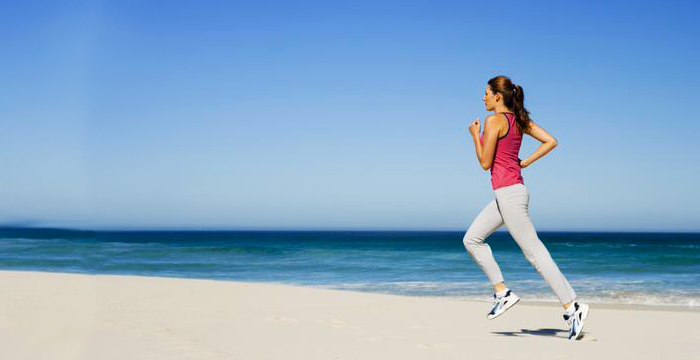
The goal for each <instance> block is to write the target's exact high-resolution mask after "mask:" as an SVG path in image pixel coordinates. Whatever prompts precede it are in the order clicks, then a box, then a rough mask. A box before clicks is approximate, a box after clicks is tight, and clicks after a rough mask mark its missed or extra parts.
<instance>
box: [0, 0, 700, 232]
mask: <svg viewBox="0 0 700 360" xmlns="http://www.w3.org/2000/svg"><path fill="white" fill-rule="evenodd" d="M698 10H700V6H698V5H697V2H693V1H685V2H682V1H680V2H679V1H663V2H662V1H658V2H654V1H635V2H631V1H630V2H621V1H600V2H598V1H586V2H562V1H547V2H533V1H516V2H511V1H494V2H485V1H478V2H468V1H435V0H431V1H342V2H340V1H338V2H332V1H267V0H255V1H240V0H234V1H197V2H184V1H162V2H157V1H103V2H99V1H94V2H70V1H67V2H60V4H59V2H53V1H47V2H42V1H9V2H3V3H2V5H0V31H2V33H3V34H4V36H2V37H1V38H0V51H2V56H0V79H2V81H1V83H0V95H2V99H3V101H2V106H0V117H1V121H0V127H1V129H0V130H1V131H0V162H1V163H2V169H3V172H2V177H0V199H1V200H0V204H2V205H1V206H0V225H34V226H65V227H78V228H93V229H106V228H201V229H239V228H245V229H250V228H266V229H267V228H275V229H446V230H464V229H466V228H467V227H468V226H469V224H470V223H471V221H472V219H473V218H474V217H475V216H476V215H477V214H478V212H479V211H480V210H481V208H482V207H483V206H484V205H486V203H488V201H490V199H491V198H492V197H493V191H492V189H491V184H490V175H489V173H488V172H487V171H484V170H482V169H481V167H480V165H479V163H478V161H477V159H476V155H475V151H474V146H473V143H472V140H471V139H470V137H469V132H468V124H469V122H470V121H472V120H473V119H474V118H476V117H477V116H478V117H480V118H481V119H484V117H485V116H486V115H488V112H487V111H486V110H485V109H484V106H483V103H482V95H483V91H484V86H485V85H486V82H487V80H488V79H489V78H491V77H493V76H495V75H500V74H503V75H507V76H510V77H511V78H512V79H513V81H514V82H515V83H516V84H519V85H521V86H522V87H523V89H524V92H525V105H526V107H527V108H528V109H529V110H530V112H531V116H532V118H533V119H535V120H536V121H537V122H538V123H539V124H540V125H541V126H543V127H544V128H545V129H546V130H547V131H548V132H550V133H551V134H552V135H554V136H555V137H556V138H557V140H558V143H559V146H558V147H557V148H556V149H554V150H553V151H552V152H551V153H549V154H548V155H547V156H545V157H544V158H542V159H540V160H539V161H537V162H535V163H534V164H532V165H531V166H530V167H528V168H526V169H524V170H523V177H524V179H525V184H526V185H527V186H528V188H529V190H530V195H531V197H530V213H531V216H532V219H533V222H534V223H535V226H536V228H537V229H538V230H611V231H619V230H638V231H655V230H670V231H700V171H699V164H700V137H698V136H700V124H699V121H700V116H699V115H698V110H697V104H698V100H696V98H698V97H700V70H699V69H698V64H700V26H699V25H698V22H697V19H696V17H697V14H698ZM537 146H538V142H537V141H536V140H535V139H533V138H530V137H528V138H526V139H525V140H524V141H523V147H522V149H521V153H520V157H521V158H525V157H526V156H528V155H529V154H530V153H531V152H532V151H534V150H535V149H536V147H537Z"/></svg>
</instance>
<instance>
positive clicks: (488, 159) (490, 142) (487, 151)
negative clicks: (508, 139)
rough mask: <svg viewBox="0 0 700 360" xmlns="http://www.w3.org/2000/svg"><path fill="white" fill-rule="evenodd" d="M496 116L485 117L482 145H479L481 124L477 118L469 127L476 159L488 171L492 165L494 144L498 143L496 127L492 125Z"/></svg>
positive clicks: (494, 150)
mask: <svg viewBox="0 0 700 360" xmlns="http://www.w3.org/2000/svg"><path fill="white" fill-rule="evenodd" d="M494 119H496V116H494V115H489V116H487V117H486V122H485V124H484V143H483V144H482V143H481V140H480V139H479V135H480V132H481V122H480V120H479V118H476V120H475V121H474V122H472V123H471V125H469V132H470V133H471V134H472V138H473V139H474V146H475V148H476V157H477V159H478V160H479V163H480V164H481V167H482V168H483V169H484V170H488V169H490V168H491V165H493V156H494V154H495V152H496V143H497V142H498V131H499V129H498V126H497V125H496V124H495V123H494V121H493V120H494Z"/></svg>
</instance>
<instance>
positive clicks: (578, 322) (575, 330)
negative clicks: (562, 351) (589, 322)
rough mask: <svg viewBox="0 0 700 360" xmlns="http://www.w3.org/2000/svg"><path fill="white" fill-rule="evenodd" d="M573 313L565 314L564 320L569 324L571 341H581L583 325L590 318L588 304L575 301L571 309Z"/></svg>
mask: <svg viewBox="0 0 700 360" xmlns="http://www.w3.org/2000/svg"><path fill="white" fill-rule="evenodd" d="M570 309H572V310H571V311H572V312H564V320H566V323H567V324H569V327H570V328H569V340H579V339H581V338H582V337H583V325H584V323H585V321H586V318H587V317H588V310H589V307H588V304H584V303H580V302H578V301H574V306H573V307H570Z"/></svg>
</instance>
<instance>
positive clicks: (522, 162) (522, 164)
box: [518, 158, 530, 169]
mask: <svg viewBox="0 0 700 360" xmlns="http://www.w3.org/2000/svg"><path fill="white" fill-rule="evenodd" d="M518 162H519V163H520V168H521V169H524V168H526V167H527V166H528V165H530V164H528V163H527V162H525V160H521V159H520V158H518Z"/></svg>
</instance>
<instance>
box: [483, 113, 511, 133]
mask: <svg viewBox="0 0 700 360" xmlns="http://www.w3.org/2000/svg"><path fill="white" fill-rule="evenodd" d="M502 114H503V113H498V114H491V115H488V116H486V121H485V122H486V124H485V125H484V126H494V127H495V128H496V129H499V130H500V129H501V128H506V127H508V126H509V125H508V120H507V119H506V116H504V115H502Z"/></svg>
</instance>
